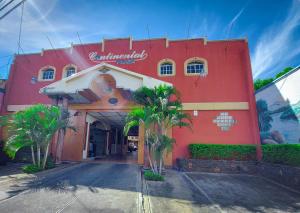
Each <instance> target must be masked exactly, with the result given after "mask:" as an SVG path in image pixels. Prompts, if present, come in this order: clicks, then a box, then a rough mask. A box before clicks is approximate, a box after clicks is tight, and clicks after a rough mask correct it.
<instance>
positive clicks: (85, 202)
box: [0, 163, 141, 213]
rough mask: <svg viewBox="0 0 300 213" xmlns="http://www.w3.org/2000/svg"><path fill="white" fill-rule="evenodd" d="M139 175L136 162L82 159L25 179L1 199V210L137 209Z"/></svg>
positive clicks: (136, 210) (11, 211)
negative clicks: (60, 169)
mask: <svg viewBox="0 0 300 213" xmlns="http://www.w3.org/2000/svg"><path fill="white" fill-rule="evenodd" d="M140 183H141V181H140V177H139V168H138V166H137V165H129V164H110V163H105V164H99V163H83V164H80V165H79V166H78V165H77V166H74V167H73V168H72V167H71V168H68V169H66V170H65V171H58V172H54V173H51V174H48V175H47V176H46V177H45V178H43V179H41V180H40V181H31V182H26V183H25V184H23V185H22V186H20V189H18V186H15V187H12V188H11V189H10V190H11V193H12V194H13V193H15V192H14V191H15V190H17V191H18V190H19V191H22V190H24V189H25V190H24V191H23V192H21V193H20V194H18V195H16V196H14V197H12V198H10V199H7V200H4V201H0V212H1V213H5V212H10V213H13V212H22V213H26V212H30V213H32V212H43V213H44V212H72V213H73V212H138V211H139V208H140V199H139V198H140V193H139V191H140V189H141V186H140Z"/></svg>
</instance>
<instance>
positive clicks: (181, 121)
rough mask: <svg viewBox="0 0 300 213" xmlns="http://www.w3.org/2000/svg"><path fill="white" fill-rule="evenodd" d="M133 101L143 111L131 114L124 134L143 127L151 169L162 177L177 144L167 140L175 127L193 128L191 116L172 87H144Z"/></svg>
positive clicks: (135, 110) (139, 110)
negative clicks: (167, 157) (140, 126)
mask: <svg viewBox="0 0 300 213" xmlns="http://www.w3.org/2000/svg"><path fill="white" fill-rule="evenodd" d="M133 98H134V100H135V102H136V103H137V104H139V105H140V106H141V107H139V108H135V109H133V110H132V111H131V112H130V113H129V114H128V116H127V118H126V125H125V127H124V133H125V134H127V133H128V131H129V129H130V128H131V127H133V126H138V125H139V124H140V123H143V124H144V126H145V139H146V145H147V156H148V160H149V163H150V167H151V169H152V171H153V172H154V173H156V174H161V170H162V167H163V157H164V155H165V154H166V153H168V152H169V151H171V150H172V148H173V144H174V143H175V139H173V138H170V137H169V136H168V130H169V129H171V128H172V127H175V126H178V127H189V128H190V127H191V118H190V115H189V114H187V113H184V112H183V111H182V104H181V100H180V95H179V92H178V91H177V90H176V89H175V88H174V87H171V86H166V85H160V86H158V87H154V88H153V89H152V88H147V87H141V88H140V89H138V90H137V91H135V92H134V94H133Z"/></svg>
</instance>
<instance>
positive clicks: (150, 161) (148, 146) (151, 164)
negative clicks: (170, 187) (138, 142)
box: [146, 130, 154, 173]
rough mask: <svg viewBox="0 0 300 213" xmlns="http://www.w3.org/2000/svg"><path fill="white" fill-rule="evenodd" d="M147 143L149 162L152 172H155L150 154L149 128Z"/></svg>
mask: <svg viewBox="0 0 300 213" xmlns="http://www.w3.org/2000/svg"><path fill="white" fill-rule="evenodd" d="M146 145H147V158H148V161H149V164H150V168H151V170H152V172H153V173H154V168H153V163H152V160H151V156H150V145H149V132H148V130H147V132H146Z"/></svg>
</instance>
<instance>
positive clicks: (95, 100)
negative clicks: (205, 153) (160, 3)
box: [1, 38, 260, 165]
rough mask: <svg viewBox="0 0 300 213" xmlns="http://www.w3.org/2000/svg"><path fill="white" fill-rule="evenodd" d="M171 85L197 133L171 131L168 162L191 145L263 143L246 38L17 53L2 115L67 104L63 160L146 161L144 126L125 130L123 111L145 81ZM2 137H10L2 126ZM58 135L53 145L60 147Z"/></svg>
mask: <svg viewBox="0 0 300 213" xmlns="http://www.w3.org/2000/svg"><path fill="white" fill-rule="evenodd" d="M160 84H167V85H171V86H174V87H176V88H177V89H178V91H179V92H180V94H181V100H182V103H183V110H184V111H186V112H187V113H189V114H190V115H191V117H192V123H193V126H192V130H189V129H185V128H173V129H172V130H171V131H170V132H169V135H170V136H172V137H173V138H175V139H176V144H175V145H174V148H173V151H172V152H171V153H170V154H168V155H167V156H166V161H165V162H166V165H172V164H173V163H174V162H175V160H176V159H177V158H183V157H188V156H189V152H188V145H189V144H191V143H211V144H253V145H257V144H260V139H259V130H258V122H257V115H256V106H255V97H254V89H253V81H252V73H251V65H250V57H249V49H248V43H247V41H246V40H244V39H240V40H239V39H238V40H224V41H223V40H222V41H209V40H206V39H201V38H200V39H188V40H168V39H165V38H162V39H149V40H132V39H131V38H122V39H105V40H103V41H102V42H99V43H92V44H80V45H72V46H71V47H69V48H64V49H52V50H42V51H41V52H40V53H33V54H23V55H16V56H15V59H14V61H13V64H12V65H11V68H10V73H9V78H8V80H7V82H6V86H5V90H4V91H5V93H4V95H3V98H2V103H1V114H2V115H4V114H9V113H14V112H16V111H19V110H22V109H25V108H26V107H29V106H31V105H34V104H37V103H43V104H49V105H50V104H58V105H64V106H65V107H67V108H68V110H69V112H70V115H71V122H72V124H73V125H74V126H75V127H76V128H77V131H76V132H73V131H71V130H70V131H69V130H68V131H67V132H66V135H65V137H64V145H63V155H62V160H69V161H82V160H85V159H95V158H96V159H97V158H109V156H114V155H122V156H127V155H130V154H132V153H130V152H128V146H129V145H130V144H131V145H132V144H135V145H136V146H137V151H135V152H136V157H135V158H134V161H135V162H136V163H139V164H143V163H144V151H145V149H144V127H143V126H142V125H140V126H139V127H138V128H135V129H132V130H131V131H130V132H129V136H128V137H127V136H126V137H125V136H124V135H123V126H124V123H125V117H126V114H127V113H128V112H129V111H130V110H131V109H132V108H133V107H135V106H136V104H135V103H134V101H133V100H132V92H133V91H135V90H136V89H138V88H139V87H141V86H147V87H155V86H157V85H160ZM2 137H6V134H5V129H3V134H2ZM56 141H57V138H54V139H53V142H52V144H51V153H52V154H53V155H54V154H55V153H56V152H55V150H56Z"/></svg>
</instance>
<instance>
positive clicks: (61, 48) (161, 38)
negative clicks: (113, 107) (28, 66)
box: [15, 37, 248, 56]
mask: <svg viewBox="0 0 300 213" xmlns="http://www.w3.org/2000/svg"><path fill="white" fill-rule="evenodd" d="M125 39H128V40H130V39H132V37H123V38H111V39H108V38H103V41H114V40H125ZM163 39H165V40H168V41H169V42H178V41H191V40H204V41H206V42H228V41H229V42H232V41H246V42H247V41H248V40H247V38H236V39H223V40H222V39H221V40H208V39H207V38H206V37H199V38H188V39H168V38H167V37H160V38H151V39H136V40H133V39H132V42H135V41H153V40H163ZM92 44H94V45H98V44H102V42H90V43H82V44H81V43H77V44H76V43H75V44H73V43H71V46H70V47H59V48H54V49H42V51H40V52H31V53H23V54H15V55H16V56H23V55H41V54H42V53H43V52H45V51H55V50H68V49H70V48H72V47H74V46H84V45H92Z"/></svg>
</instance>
